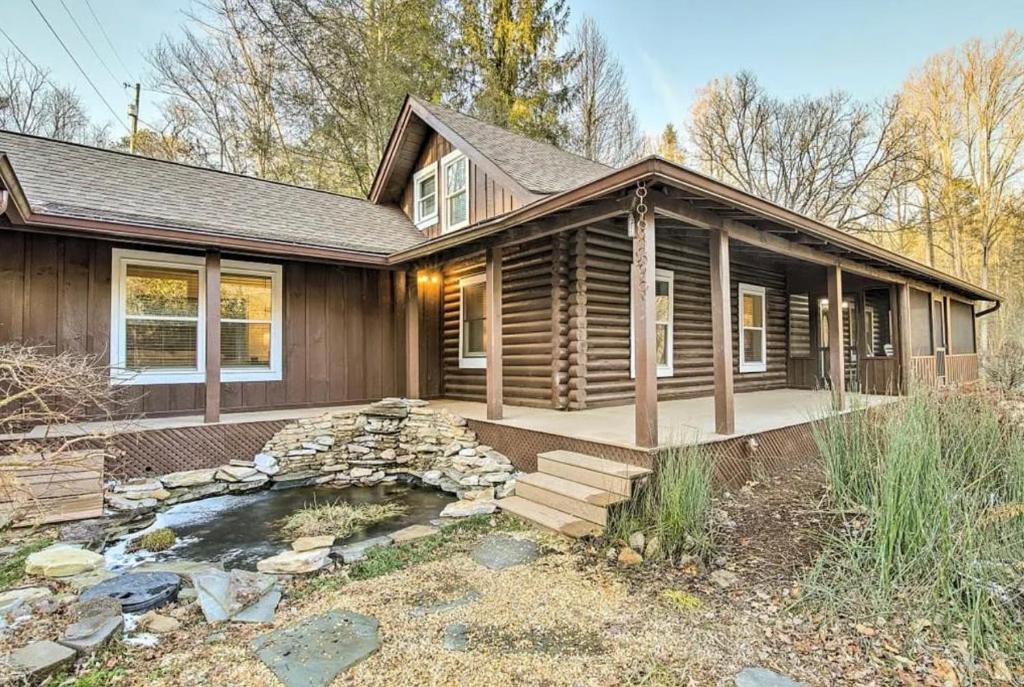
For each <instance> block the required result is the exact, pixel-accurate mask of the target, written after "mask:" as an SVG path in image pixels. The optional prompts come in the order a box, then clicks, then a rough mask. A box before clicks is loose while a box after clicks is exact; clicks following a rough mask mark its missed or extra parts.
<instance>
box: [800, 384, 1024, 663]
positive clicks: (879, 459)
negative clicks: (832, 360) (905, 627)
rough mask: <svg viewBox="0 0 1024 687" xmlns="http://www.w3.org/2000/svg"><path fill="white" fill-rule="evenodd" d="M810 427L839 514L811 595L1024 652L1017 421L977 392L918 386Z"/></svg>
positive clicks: (844, 608) (1023, 438)
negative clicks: (902, 396)
mask: <svg viewBox="0 0 1024 687" xmlns="http://www.w3.org/2000/svg"><path fill="white" fill-rule="evenodd" d="M815 438H816V441H817V444H818V447H819V449H820V451H821V454H822V457H823V459H824V465H825V472H826V475H827V479H828V484H829V489H830V498H831V500H832V507H833V508H834V509H835V510H836V511H838V513H839V515H840V516H841V524H842V526H841V527H839V528H838V529H837V531H836V532H835V533H833V534H831V535H830V536H829V537H828V540H827V542H826V546H825V548H824V552H823V554H822V556H821V558H820V559H819V561H818V564H817V565H816V566H815V568H814V570H813V572H812V574H811V579H810V581H809V585H808V591H809V592H810V596H809V598H810V599H811V600H816V601H818V602H821V603H824V604H825V605H827V606H830V607H831V608H832V610H834V611H836V612H838V613H841V614H843V615H846V616H849V617H874V616H877V615H884V616H889V617H890V618H892V619H896V620H899V619H903V620H911V621H917V622H920V621H921V620H925V621H928V622H931V623H933V624H934V625H936V626H937V628H938V629H939V630H940V631H941V632H942V633H943V634H944V635H945V636H946V637H947V638H952V637H964V638H966V639H968V641H969V642H970V644H971V647H972V649H973V650H974V651H975V652H976V653H978V654H980V655H984V654H986V653H988V652H990V651H995V652H998V653H1005V654H1010V655H1014V656H1018V657H1019V656H1024V653H1022V647H1024V639H1022V636H1021V635H1022V633H1021V630H1020V628H1021V627H1022V625H1021V622H1022V620H1024V618H1022V612H1024V595H1022V589H1024V428H1022V427H1020V426H1019V425H1018V424H1015V423H1013V422H1011V421H1008V420H1007V419H1005V418H1003V417H1001V416H1000V412H999V409H998V404H997V402H996V399H994V398H993V397H991V396H989V395H986V394H985V393H982V392H974V393H967V392H958V393H955V394H954V393H942V392H935V391H921V392H919V393H917V394H915V395H914V396H912V397H910V398H908V399H906V400H904V401H903V402H901V403H899V404H893V405H890V406H886V407H884V408H876V409H871V410H863V411H861V412H856V413H851V414H848V415H845V416H835V417H830V418H827V419H824V420H822V421H821V422H820V423H819V424H818V426H817V428H816V437H815Z"/></svg>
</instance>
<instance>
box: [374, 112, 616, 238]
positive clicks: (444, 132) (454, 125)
mask: <svg viewBox="0 0 1024 687" xmlns="http://www.w3.org/2000/svg"><path fill="white" fill-rule="evenodd" d="M607 172H608V168H607V167H605V166H604V165H600V164H597V163H595V162H591V161H590V160H585V159H583V158H580V157H578V156H576V155H572V154H571V153H566V152H565V151H562V150H559V149H558V148H556V147H554V146H551V145H549V144H547V143H542V142H539V141H534V140H532V139H529V138H527V137H525V136H522V135H520V134H516V133H513V132H511V131H507V130H505V129H502V128H500V127H497V126H494V125H492V124H487V123H486V122H482V121H480V120H478V119H475V118H473V117H470V116H468V115H464V114H461V113H459V112H456V111H454V110H450V109H448V108H444V107H441V106H440V105H435V104H432V103H427V102H425V101H422V100H419V99H417V98H414V97H411V96H410V97H407V98H406V101H405V104H404V105H403V107H402V111H401V114H400V115H399V117H398V120H397V122H396V123H395V127H394V129H393V130H392V133H391V138H390V140H389V141H388V146H387V148H386V150H385V153H384V157H383V159H382V160H381V164H380V167H379V168H378V170H377V176H376V177H375V179H374V183H373V188H372V189H371V192H370V200H372V201H373V202H375V203H395V204H397V205H399V206H400V207H401V208H402V210H403V211H404V212H405V214H406V215H407V216H408V217H409V219H411V220H412V221H413V223H415V224H416V226H417V227H418V228H419V229H420V231H422V232H424V233H425V234H426V235H427V236H428V237H431V238H432V237H434V236H439V235H440V234H443V233H446V232H450V231H457V230H458V229H460V228H462V227H466V226H470V225H473V224H476V223H478V222H481V221H484V220H487V219H490V218H492V217H496V216H498V215H502V214H504V213H506V212H510V211H512V210H515V209H516V208H518V207H521V206H522V205H526V204H528V203H531V202H533V201H535V200H537V199H539V198H542V197H544V196H546V195H549V194H551V193H557V192H559V191H564V190H568V189H570V188H574V187H575V186H578V185H579V184H581V183H585V182H586V181H589V180H591V179H593V178H596V177H598V176H601V175H603V174H606V173H607Z"/></svg>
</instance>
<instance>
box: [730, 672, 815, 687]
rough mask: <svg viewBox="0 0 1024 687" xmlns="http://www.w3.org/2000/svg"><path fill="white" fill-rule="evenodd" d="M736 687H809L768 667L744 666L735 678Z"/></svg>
mask: <svg viewBox="0 0 1024 687" xmlns="http://www.w3.org/2000/svg"><path fill="white" fill-rule="evenodd" d="M735 682H736V687H807V685H806V684H804V683H803V682H794V681H793V680H790V679H789V678H788V677H786V676H785V675H779V674H778V673H776V672H774V671H771V670H768V669H767V668H744V669H743V670H741V671H740V672H739V673H738V674H737V675H736V678H735Z"/></svg>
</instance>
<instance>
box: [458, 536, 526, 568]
mask: <svg viewBox="0 0 1024 687" xmlns="http://www.w3.org/2000/svg"><path fill="white" fill-rule="evenodd" d="M539 556H540V547H539V546H537V542H535V541H531V540H529V539H514V538H513V537H509V536H507V535H504V534H492V535H490V536H488V537H485V538H484V540H483V541H482V542H480V544H479V545H477V547H476V548H475V549H473V551H472V553H470V558H472V559H473V560H474V561H476V562H477V563H479V564H480V565H482V566H484V567H485V568H488V569H490V570H504V569H506V568H511V567H512V566H515V565H524V564H526V563H530V562H533V561H535V560H537V558H538V557H539Z"/></svg>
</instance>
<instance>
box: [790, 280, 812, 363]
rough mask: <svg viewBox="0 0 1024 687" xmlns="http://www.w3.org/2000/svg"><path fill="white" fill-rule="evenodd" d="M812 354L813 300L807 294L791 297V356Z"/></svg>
mask: <svg viewBox="0 0 1024 687" xmlns="http://www.w3.org/2000/svg"><path fill="white" fill-rule="evenodd" d="M810 354H811V299H810V297H808V296H807V294H805V293H792V294H790V295H789V355H790V357H792V358H798V357H806V356H809V355H810Z"/></svg>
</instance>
